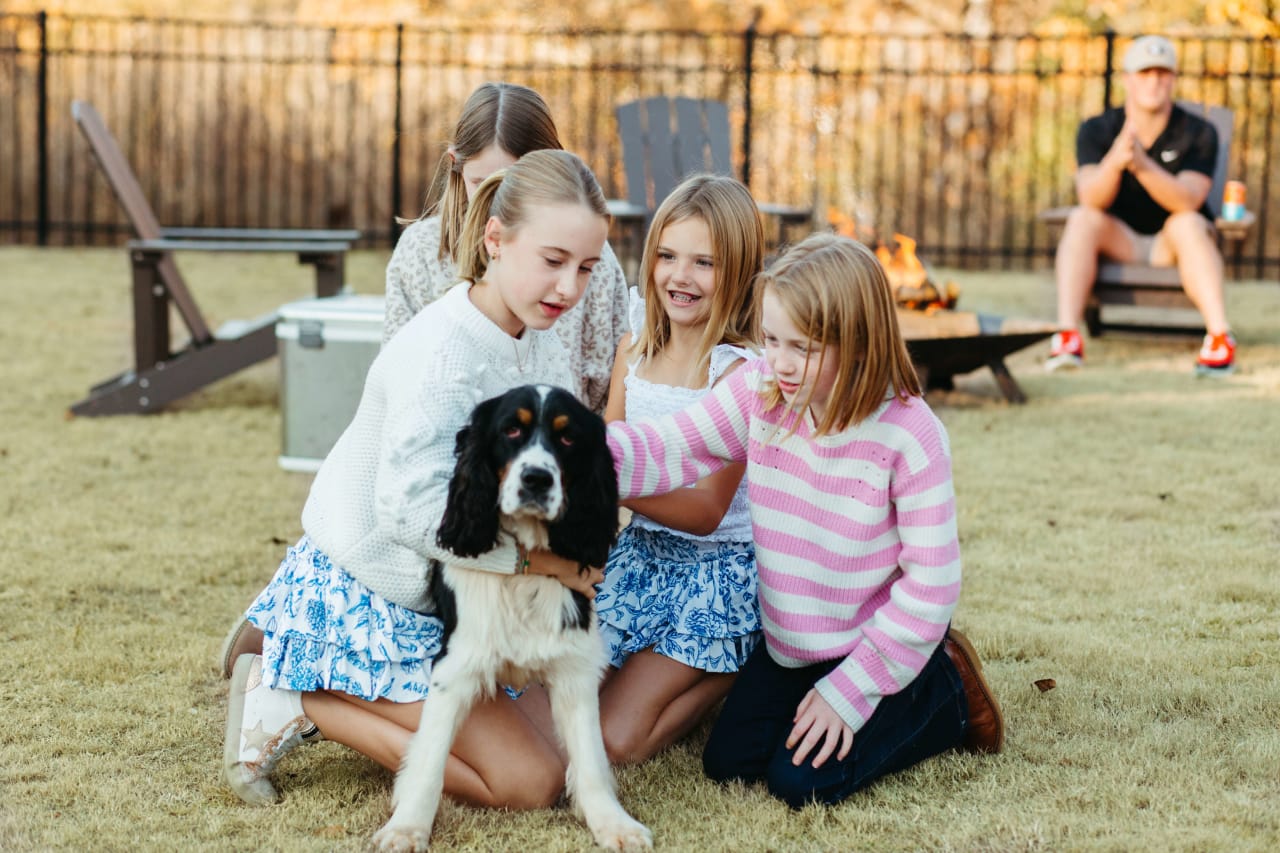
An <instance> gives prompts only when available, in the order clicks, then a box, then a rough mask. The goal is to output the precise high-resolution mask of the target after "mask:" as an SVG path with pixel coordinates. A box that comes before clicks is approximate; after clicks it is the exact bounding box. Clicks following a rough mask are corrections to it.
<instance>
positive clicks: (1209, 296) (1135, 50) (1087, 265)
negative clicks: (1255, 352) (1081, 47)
mask: <svg viewBox="0 0 1280 853" xmlns="http://www.w3.org/2000/svg"><path fill="white" fill-rule="evenodd" d="M1123 70H1124V85H1125V93H1126V95H1125V102H1124V106H1121V107H1115V108H1113V109H1109V110H1107V111H1106V112H1104V113H1102V114H1101V115H1098V116H1094V117H1093V118H1090V119H1088V120H1087V121H1085V122H1083V123H1082V124H1081V125H1080V131H1079V133H1078V134H1077V136H1076V161H1077V164H1078V166H1079V169H1078V171H1077V172H1076V195H1077V196H1078V198H1079V203H1078V206H1077V207H1075V208H1072V210H1071V214H1070V216H1068V218H1067V224H1066V228H1065V230H1064V231H1063V234H1062V240H1061V242H1059V244H1058V251H1057V255H1056V257H1055V259H1054V273H1055V277H1056V279H1057V285H1058V328H1059V330H1060V331H1059V332H1058V333H1057V334H1055V335H1054V336H1053V345H1052V352H1051V354H1050V356H1049V360H1048V362H1047V363H1046V365H1045V366H1046V368H1048V369H1049V370H1057V369H1058V368H1062V367H1079V366H1080V365H1081V364H1082V363H1083V361H1084V342H1083V341H1082V340H1081V337H1080V331H1079V327H1080V321H1081V319H1082V318H1083V316H1084V309H1085V304H1086V302H1087V301H1088V299H1089V292H1090V290H1091V288H1092V287H1093V281H1094V278H1095V276H1096V273H1097V268H1098V255H1099V254H1101V255H1105V256H1106V257H1107V258H1109V259H1111V260H1114V261H1118V262H1120V263H1140V262H1145V263H1150V264H1152V265H1154V266H1173V265H1174V264H1177V267H1178V272H1179V275H1180V277H1181V279H1182V287H1183V289H1184V290H1185V291H1186V292H1187V295H1188V296H1189V297H1190V298H1191V301H1192V302H1193V303H1195V306H1196V308H1197V309H1198V310H1199V311H1200V314H1201V316H1202V317H1203V318H1204V323H1205V331H1206V332H1207V333H1208V334H1206V335H1205V338H1204V344H1203V346H1201V348H1200V354H1199V357H1198V358H1197V362H1196V370H1197V372H1199V373H1202V374H1222V373H1230V372H1231V370H1232V369H1233V368H1234V366H1235V349H1236V342H1235V339H1234V338H1233V337H1232V336H1231V328H1230V326H1229V325H1228V324H1227V317H1226V308H1225V300H1224V297H1223V290H1222V255H1221V254H1220V253H1219V251H1218V247H1217V242H1216V239H1215V232H1214V228H1213V224H1212V217H1211V215H1210V214H1209V210H1208V207H1207V206H1206V204H1205V200H1206V198H1207V197H1208V195H1209V189H1210V187H1211V186H1212V184H1213V171H1214V163H1215V161H1216V158H1217V152H1218V135H1217V132H1216V131H1215V130H1214V129H1213V125H1211V124H1209V123H1208V122H1207V121H1205V120H1204V119H1202V118H1199V117H1197V116H1193V115H1191V114H1189V113H1187V112H1186V111H1184V110H1183V109H1182V108H1181V107H1178V106H1177V105H1176V104H1174V102H1173V84H1174V76H1175V72H1176V70H1177V57H1176V56H1175V54H1174V50H1173V45H1172V44H1171V43H1170V42H1169V40H1168V39H1166V38H1163V37H1161V36H1143V37H1142V38H1139V39H1137V40H1136V41H1134V43H1133V44H1132V45H1130V47H1129V50H1128V51H1127V52H1126V53H1125V55H1124V64H1123Z"/></svg>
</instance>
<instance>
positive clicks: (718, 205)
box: [632, 175, 764, 380]
mask: <svg viewBox="0 0 1280 853" xmlns="http://www.w3.org/2000/svg"><path fill="white" fill-rule="evenodd" d="M690 218H697V219H701V220H702V221H703V222H704V223H706V226H707V230H708V231H710V232H711V254H712V256H713V258H714V262H715V282H716V286H715V291H714V292H713V293H712V295H711V314H710V316H709V317H708V318H707V326H706V329H705V330H704V332H703V335H702V341H701V344H700V347H699V351H698V358H697V360H696V361H695V362H694V363H693V364H692V365H691V366H690V374H689V375H690V378H691V379H693V380H696V379H697V378H698V377H705V376H706V375H707V370H708V368H709V365H710V361H711V350H712V348H713V347H715V346H716V344H736V345H739V346H749V347H752V348H758V347H759V340H760V300H759V299H758V298H756V295H755V288H754V287H753V286H752V283H753V281H754V278H755V275H756V273H758V272H759V271H760V267H761V264H762V263H763V260H764V224H763V223H762V222H761V219H760V209H759V208H758V207H757V206H756V203H755V200H754V199H753V198H752V197H751V193H750V192H749V191H748V190H747V188H746V187H745V186H743V185H742V184H741V183H740V182H738V181H736V180H734V179H733V178H728V177H724V176H722V175H692V176H690V177H688V178H686V179H685V180H684V181H682V182H681V183H680V185H679V186H678V187H676V188H675V189H674V190H672V192H671V195H669V196H667V198H666V200H664V201H663V202H662V204H661V205H660V206H659V207H658V211H657V213H655V214H654V216H653V223H652V224H651V225H650V226H649V233H648V235H647V236H646V237H645V241H644V254H643V255H642V257H641V259H640V281H641V282H642V283H643V284H642V287H643V289H644V297H645V316H644V327H643V328H641V329H638V330H636V335H635V341H634V343H633V344H632V352H635V353H640V354H641V355H643V356H644V358H645V359H650V358H652V357H653V356H655V355H657V354H658V353H659V352H661V351H662V349H663V347H665V346H666V345H667V343H668V342H669V341H670V339H671V318H669V317H668V316H667V312H666V311H665V310H664V309H663V307H662V306H663V303H662V299H661V297H660V295H659V294H658V293H657V283H656V282H655V281H654V278H653V270H654V266H655V265H656V263H657V257H658V246H659V245H660V243H661V241H662V232H663V230H664V229H665V228H666V227H667V226H668V225H671V224H673V223H677V222H682V221H684V220H686V219H690Z"/></svg>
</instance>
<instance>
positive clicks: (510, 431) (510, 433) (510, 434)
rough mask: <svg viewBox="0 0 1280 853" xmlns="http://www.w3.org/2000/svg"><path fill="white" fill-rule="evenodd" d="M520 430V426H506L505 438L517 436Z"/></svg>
mask: <svg viewBox="0 0 1280 853" xmlns="http://www.w3.org/2000/svg"><path fill="white" fill-rule="evenodd" d="M520 432H521V430H520V427H518V426H513V427H507V432H506V436H507V438H519V437H520Z"/></svg>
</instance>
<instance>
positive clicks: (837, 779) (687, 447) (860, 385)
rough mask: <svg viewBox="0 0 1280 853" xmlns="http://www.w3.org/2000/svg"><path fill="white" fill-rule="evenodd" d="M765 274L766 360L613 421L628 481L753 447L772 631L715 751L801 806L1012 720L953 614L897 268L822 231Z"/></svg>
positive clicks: (730, 708) (709, 467)
mask: <svg viewBox="0 0 1280 853" xmlns="http://www.w3.org/2000/svg"><path fill="white" fill-rule="evenodd" d="M761 285H762V286H761V287H759V288H758V292H759V293H761V294H762V299H763V302H762V306H761V307H762V326H763V331H764V348H765V358H764V359H758V360H754V361H750V362H748V363H747V364H746V365H744V366H743V367H741V368H739V369H738V370H737V371H735V372H734V373H732V374H731V375H729V376H728V377H727V378H726V379H725V380H724V381H723V382H721V383H719V384H718V385H717V386H716V387H715V388H714V389H713V390H712V391H711V392H710V393H709V394H708V395H706V396H705V397H703V398H702V399H701V400H700V401H699V402H698V403H697V404H695V405H692V406H690V407H689V408H686V409H685V410H684V411H683V412H680V413H678V414H676V415H673V416H670V417H666V418H661V419H656V420H653V421H641V422H639V423H630V424H629V423H622V422H614V423H612V424H610V426H609V440H610V445H611V447H612V449H613V453H614V458H615V460H616V465H617V469H618V482H619V489H620V492H621V493H622V494H623V496H625V497H632V496H637V495H650V494H661V493H663V492H667V491H670V490H672V489H676V488H680V487H681V486H684V485H687V484H689V483H692V482H694V481H696V480H698V479H700V478H702V477H705V476H707V475H708V474H709V473H711V472H713V471H715V470H718V469H719V468H720V467H721V466H722V465H724V464H726V463H728V462H745V463H746V466H747V470H746V481H747V484H748V497H749V500H750V507H751V523H752V533H753V538H754V540H755V546H756V564H757V567H758V569H759V572H760V581H759V598H760V605H761V612H762V621H763V627H764V636H765V643H764V644H763V645H762V646H761V647H759V648H757V650H756V651H755V652H754V653H753V654H752V656H751V657H750V658H749V659H748V661H747V663H746V665H745V666H744V667H743V669H742V670H741V671H740V673H739V675H738V680H737V682H736V683H735V684H734V686H733V688H732V690H731V691H730V693H729V696H728V698H727V699H726V701H725V706H724V710H723V711H722V713H721V716H720V719H719V720H718V721H717V723H716V725H715V727H714V729H713V730H712V733H711V737H710V739H709V741H708V743H707V746H706V750H705V752H704V754H703V766H704V768H705V770H706V772H707V774H708V775H709V776H710V777H711V778H713V779H718V780H724V779H732V778H738V779H745V780H748V781H757V780H764V781H766V782H767V784H768V786H769V790H770V791H771V792H772V793H773V794H774V795H775V796H777V797H779V798H781V799H783V800H784V801H786V802H787V803H789V804H791V805H793V806H795V807H799V806H801V805H803V804H804V803H806V802H809V801H813V800H817V801H820V802H824V803H835V802H839V801H840V800H843V799H844V798H845V797H847V796H849V795H850V794H851V793H853V792H854V791H856V790H858V789H860V788H862V787H865V786H866V785H869V784H870V783H871V782H873V781H875V780H876V779H878V778H880V777H881V776H883V775H885V774H887V773H891V772H894V771H896V770H901V769H903V768H906V767H909V766H911V765H913V764H915V763H917V762H919V761H921V760H923V759H925V758H928V757H929V756H931V755H935V754H937V753H939V752H942V751H944V750H946V749H950V748H952V747H957V746H965V747H968V748H970V749H976V750H980V751H988V752H994V751H998V750H999V748H1000V745H1001V740H1002V735H1003V723H1002V721H1001V719H1000V714H999V708H998V706H997V705H996V703H995V700H994V698H993V697H992V696H991V693H990V690H989V689H987V686H986V684H985V682H984V681H983V679H982V673H981V667H980V664H979V663H978V661H977V658H976V655H974V653H973V648H972V646H970V645H969V644H968V642H967V641H966V640H965V639H964V638H963V637H962V636H960V635H959V634H958V633H957V632H955V631H949V630H948V628H949V623H950V620H951V614H952V611H953V610H954V609H955V604H956V599H957V597H958V595H959V592H960V549H959V543H958V540H957V536H956V517H955V492H954V489H953V486H952V481H951V456H950V447H949V444H948V440H947V433H946V430H945V429H944V427H943V426H942V424H941V422H940V421H939V420H938V419H937V417H935V416H934V414H933V412H932V411H931V410H930V409H929V407H928V406H927V405H926V404H925V402H924V399H923V398H922V396H921V389H920V384H919V380H918V379H917V377H916V374H915V370H914V369H913V367H912V365H911V361H910V358H909V357H908V355H907V351H906V347H905V345H904V343H903V341H902V335H901V332H900V331H899V329H898V322H897V315H896V313H895V308H894V301H893V294H892V291H891V288H890V286H889V283H888V281H887V279H886V278H885V275H884V270H883V268H882V267H881V266H880V264H879V262H878V261H877V260H876V258H875V256H874V254H872V253H871V252H870V251H869V250H868V249H867V248H866V247H865V246H863V245H862V244H860V243H857V242H856V241H854V240H850V239H848V238H843V237H838V236H835V235H832V234H815V235H813V236H811V237H809V238H808V239H806V240H804V241H803V242H801V243H800V244H798V245H796V246H795V247H794V248H792V249H791V250H790V251H788V252H787V253H786V254H785V255H784V256H783V257H782V258H781V259H779V260H778V261H777V263H775V264H774V265H773V267H771V268H770V269H769V270H767V271H765V272H764V273H762V274H761ZM944 639H945V642H944Z"/></svg>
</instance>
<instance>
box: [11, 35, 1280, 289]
mask: <svg viewBox="0 0 1280 853" xmlns="http://www.w3.org/2000/svg"><path fill="white" fill-rule="evenodd" d="M1176 41H1177V44H1178V48H1179V54H1180V58H1181V71H1180V78H1179V84H1178V91H1177V95H1178V97H1180V98H1185V99H1189V100H1201V101H1207V102H1210V103H1214V104H1223V105H1227V106H1230V107H1232V108H1233V109H1234V110H1235V117H1236V131H1235V140H1234V142H1233V144H1232V147H1231V163H1232V167H1231V177H1232V178H1235V179H1238V180H1242V181H1244V182H1245V184H1246V186H1247V187H1248V190H1249V208H1250V209H1251V210H1254V211H1255V212H1256V213H1257V214H1258V225H1257V227H1256V228H1255V229H1254V231H1253V233H1252V234H1251V236H1250V237H1249V239H1248V240H1246V241H1245V242H1244V244H1243V245H1242V246H1241V247H1240V249H1239V252H1238V254H1236V255H1235V256H1234V258H1232V259H1231V260H1232V267H1233V271H1234V272H1235V273H1236V274H1237V275H1241V276H1248V277H1264V278H1265V277H1272V276H1275V275H1276V274H1277V273H1278V272H1280V215H1269V213H1270V207H1271V201H1272V199H1274V198H1277V197H1280V134H1277V132H1276V131H1275V129H1274V126H1275V124H1276V112H1275V107H1274V104H1275V103H1276V101H1277V100H1280V78H1278V76H1277V65H1278V64H1280V60H1278V58H1277V54H1278V53H1280V42H1278V41H1277V40H1275V39H1256V38H1246V37H1223V36H1216V35H1215V36H1196V37H1185V38H1180V39H1177V40H1176ZM1128 42H1129V37H1127V36H1117V35H1114V34H1104V35H1097V36H1036V35H992V36H988V37H982V38H975V37H967V36H956V35H883V34H823V35H813V36H806V35H793V34H782V33H762V32H757V31H756V30H755V29H754V28H748V29H747V30H745V31H739V32H692V31H679V32H677V31H662V32H621V31H618V32H613V31H575V32H558V31H557V32H551V31H541V30H508V31H494V30H491V29H490V30H483V31H482V30H442V29H425V28H416V27H411V26H406V25H384V26H333V27H320V26H301V25H298V26H295V25H278V24H275V25H273V24H245V23H228V22H209V21H194V20H145V19H120V18H102V17H68V16H62V15H53V14H49V15H46V14H38V15H0V93H2V94H3V95H4V97H3V100H0V239H5V240H8V241H10V242H24V243H27V242H29V243H40V244H64V245H65V244H80V243H103V242H117V241H119V240H120V239H121V235H122V234H124V233H126V232H127V230H128V229H127V226H126V224H125V221H124V219H123V216H122V214H121V212H120V211H119V209H118V207H117V205H116V204H115V202H114V199H113V198H112V197H111V193H110V190H109V188H108V187H107V185H106V183H105V182H104V181H103V179H102V178H101V177H100V176H99V175H98V174H97V170H96V167H95V165H94V163H93V161H92V158H91V157H90V156H89V153H88V150H87V148H86V146H85V144H84V143H83V141H82V140H81V139H80V138H79V136H78V134H77V132H76V130H75V127H74V125H73V123H72V121H71V117H70V111H69V105H70V102H71V101H72V100H73V99H82V100H87V101H90V102H91V103H93V104H94V105H95V106H96V107H97V108H98V111H99V112H100V113H102V115H103V117H104V119H105V120H106V122H107V124H108V126H109V127H110V128H112V130H113V132H114V133H115V135H116V137H117V138H118V140H119V141H120V144H121V146H122V147H123V149H124V151H125V154H126V156H127V157H128V158H129V160H130V161H131V162H132V163H133V164H134V166H135V169H136V170H137V172H138V177H139V179H140V181H141V183H142V185H143V188H144V191H145V192H146V194H147V196H148V198H149V199H150V200H151V203H152V205H153V206H154V207H155V209H156V212H157V215H158V218H159V219H160V221H161V222H163V223H165V224H167V225H188V226H243V227H297V228H302V227H339V226H341V227H354V228H358V229H360V230H361V231H363V232H364V233H365V234H366V235H367V238H368V239H369V240H370V241H371V242H373V243H377V244H383V245H385V244H388V243H389V242H390V241H392V240H393V239H394V236H395V234H396V226H395V224H394V219H395V217H396V216H414V215H416V214H417V213H418V212H419V211H420V210H421V207H422V203H423V196H424V193H425V191H426V188H427V186H428V184H429V183H430V180H431V177H432V175H433V173H434V170H435V167H436V164H437V162H438V160H439V157H440V155H441V153H442V150H443V144H444V142H445V140H446V139H447V137H448V135H449V133H450V131H451V129H452V124H453V122H454V121H455V120H456V117H457V111H458V109H459V107H460V105H461V104H462V102H463V100H464V99H465V98H466V96H467V94H468V93H469V92H470V91H471V90H472V89H473V88H474V87H475V86H476V85H477V84H478V83H480V82H482V81H484V80H491V79H504V80H511V81H515V82H520V83H524V84H526V85H530V86H533V87H534V88H536V89H538V90H539V91H540V92H541V93H542V94H543V95H544V96H545V97H546V99H547V101H548V102H549V103H550V105H551V107H552V110H553V112H554V114H555V116H556V118H557V122H558V124H559V126H560V130H561V135H562V136H563V137H564V139H565V142H566V145H567V146H568V147H570V148H571V149H573V150H575V151H577V152H579V153H580V154H582V155H583V157H584V158H585V159H586V160H587V161H588V162H589V163H590V164H591V165H592V167H593V168H594V169H596V172H597V174H598V175H599V176H600V179H601V183H602V184H603V185H604V187H605V190H606V193H608V194H609V195H611V196H614V197H620V196H622V195H623V193H622V189H623V184H622V180H623V178H622V168H621V162H620V156H621V155H620V147H619V145H618V142H617V130H616V126H615V123H614V117H613V108H614V106H615V105H616V104H617V103H620V102H623V101H626V100H630V99H633V98H638V97H645V96H648V95H652V94H659V93H663V94H687V95H693V96H698V97H712V98H717V99H720V100H723V101H725V102H727V103H728V105H729V108H730V117H731V123H732V132H733V134H734V145H735V152H736V159H737V166H738V168H739V170H740V177H742V178H743V179H744V180H745V181H746V182H747V183H748V184H749V185H750V187H751V189H752V191H753V192H754V193H755V195H756V196H757V197H758V198H760V199H764V200H768V201H775V202H790V203H793V204H810V203H812V204H813V205H814V208H815V211H816V217H815V219H816V222H815V224H817V225H825V224H827V223H828V222H835V221H841V222H844V223H845V224H846V225H848V223H850V222H854V223H856V224H857V226H858V227H859V228H861V229H868V231H869V230H874V231H877V232H879V233H881V234H891V233H893V232H895V231H896V232H902V233H906V234H910V235H912V236H913V237H915V238H917V239H918V240H919V251H920V252H921V253H922V255H924V256H925V257H927V258H929V259H931V260H933V261H934V262H935V263H940V264H948V265H960V266H971V267H973V266H984V267H994V266H1003V267H1025V266H1029V265H1038V264H1043V262H1044V260H1045V259H1047V258H1048V257H1050V256H1051V254H1052V250H1053V242H1052V241H1053V236H1052V235H1050V234H1049V233H1048V232H1047V231H1046V230H1045V229H1044V227H1043V226H1042V225H1040V224H1039V223H1038V222H1037V219H1036V214H1037V213H1038V212H1039V211H1040V210H1043V209H1045V208H1048V207H1052V206H1055V205H1060V204H1068V203H1070V201H1071V198H1072V189H1071V173H1072V169H1073V166H1074V137H1075V128H1076V126H1077V124H1078V123H1079V121H1080V120H1081V119H1082V118H1084V117H1087V116H1088V115H1091V114H1093V113H1096V112H1098V111H1099V110H1101V109H1102V108H1103V107H1104V106H1105V105H1108V104H1114V103H1117V102H1119V100H1121V99H1122V97H1123V94H1122V92H1121V90H1120V79H1119V72H1118V66H1119V57H1120V56H1121V55H1122V53H1123V50H1124V48H1125V47H1126V46H1127V44H1128ZM864 233H866V232H864Z"/></svg>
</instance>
